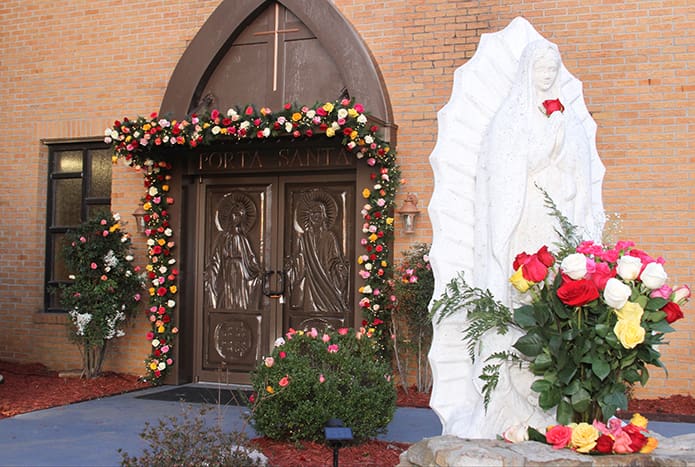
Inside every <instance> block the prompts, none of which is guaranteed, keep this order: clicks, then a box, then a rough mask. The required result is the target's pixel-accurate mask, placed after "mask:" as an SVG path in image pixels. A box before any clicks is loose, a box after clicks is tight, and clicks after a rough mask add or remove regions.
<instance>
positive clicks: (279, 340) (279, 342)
mask: <svg viewBox="0 0 695 467" xmlns="http://www.w3.org/2000/svg"><path fill="white" fill-rule="evenodd" d="M273 345H275V347H280V346H281V345H285V339H283V338H282V337H278V338H277V339H275V344H273Z"/></svg>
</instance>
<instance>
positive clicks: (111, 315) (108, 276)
mask: <svg viewBox="0 0 695 467" xmlns="http://www.w3.org/2000/svg"><path fill="white" fill-rule="evenodd" d="M119 221H120V217H119V216H118V214H111V213H109V212H102V213H97V214H96V216H94V217H92V218H91V219H90V220H88V221H86V222H84V223H83V224H81V225H80V226H79V227H78V228H76V229H74V230H70V231H68V232H67V234H66V238H65V245H64V247H63V256H64V259H65V264H66V267H67V269H68V271H69V272H70V276H69V278H70V279H71V280H72V282H70V283H69V284H63V285H62V286H61V287H60V302H61V304H62V306H64V307H65V308H66V309H67V310H68V314H69V317H70V320H69V321H68V329H69V336H70V339H71V340H72V341H73V342H75V343H76V344H77V345H79V346H80V351H81V352H82V359H83V368H82V375H83V376H85V377H87V378H93V377H95V376H98V375H99V373H100V372H101V366H102V364H103V362H104V357H105V355H106V349H107V345H108V343H109V342H110V341H111V340H112V339H113V338H116V337H121V336H123V335H125V332H124V330H123V328H124V325H125V323H126V321H127V320H128V318H130V317H131V316H133V314H134V313H135V312H136V311H137V307H138V303H139V302H140V299H141V293H142V291H143V280H142V278H141V277H140V275H139V274H138V272H139V268H138V267H135V266H133V264H132V261H133V256H132V254H131V240H130V236H129V235H128V234H127V233H126V232H125V231H124V230H122V229H121V225H120V223H119Z"/></svg>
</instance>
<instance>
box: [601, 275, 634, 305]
mask: <svg viewBox="0 0 695 467" xmlns="http://www.w3.org/2000/svg"><path fill="white" fill-rule="evenodd" d="M631 294H632V289H631V288H630V286H628V285H627V284H624V283H623V282H622V281H620V280H618V279H616V278H615V277H611V278H610V279H608V282H606V288H605V290H604V291H603V301H604V302H606V305H608V306H609V307H611V308H615V309H616V310H620V309H621V308H622V307H624V306H625V304H626V303H627V299H628V298H630V295H631Z"/></svg>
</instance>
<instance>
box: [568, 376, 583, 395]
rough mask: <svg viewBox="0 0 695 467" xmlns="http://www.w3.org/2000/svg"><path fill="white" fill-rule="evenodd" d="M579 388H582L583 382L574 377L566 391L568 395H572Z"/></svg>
mask: <svg viewBox="0 0 695 467" xmlns="http://www.w3.org/2000/svg"><path fill="white" fill-rule="evenodd" d="M579 389H581V383H580V382H579V380H578V379H573V380H572V382H571V383H570V384H569V385H567V386H566V387H565V391H564V392H565V395H566V396H571V395H572V394H574V393H576V392H577V391H579Z"/></svg>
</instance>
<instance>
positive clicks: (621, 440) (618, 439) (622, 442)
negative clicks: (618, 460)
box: [613, 431, 632, 454]
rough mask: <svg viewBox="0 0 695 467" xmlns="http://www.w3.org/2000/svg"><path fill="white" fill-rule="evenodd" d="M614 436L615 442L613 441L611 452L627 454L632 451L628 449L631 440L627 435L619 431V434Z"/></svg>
mask: <svg viewBox="0 0 695 467" xmlns="http://www.w3.org/2000/svg"><path fill="white" fill-rule="evenodd" d="M614 436H615V440H613V452H615V453H616V454H628V453H630V452H632V449H631V448H630V445H631V444H632V438H630V435H629V434H627V433H625V432H624V431H621V432H620V433H616V434H615V435H614Z"/></svg>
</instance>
